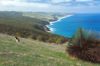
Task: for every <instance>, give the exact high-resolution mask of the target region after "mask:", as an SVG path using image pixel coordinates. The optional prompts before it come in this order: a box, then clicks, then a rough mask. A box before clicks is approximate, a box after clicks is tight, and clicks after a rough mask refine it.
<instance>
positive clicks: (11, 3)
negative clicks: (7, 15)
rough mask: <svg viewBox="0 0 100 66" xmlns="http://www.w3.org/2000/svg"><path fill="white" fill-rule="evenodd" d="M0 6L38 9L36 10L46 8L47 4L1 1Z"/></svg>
mask: <svg viewBox="0 0 100 66" xmlns="http://www.w3.org/2000/svg"><path fill="white" fill-rule="evenodd" d="M1 5H2V6H6V7H8V6H12V7H16V6H19V7H38V8H47V7H49V4H46V3H28V2H19V1H1Z"/></svg>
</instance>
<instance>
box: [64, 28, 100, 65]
mask: <svg viewBox="0 0 100 66" xmlns="http://www.w3.org/2000/svg"><path fill="white" fill-rule="evenodd" d="M96 37H97V34H95V33H93V32H90V31H87V30H83V29H82V28H81V27H79V29H78V31H76V33H75V34H74V35H73V36H72V38H71V40H70V42H69V43H68V46H67V48H66V52H67V53H68V56H70V57H74V58H76V59H80V60H84V61H88V62H93V63H100V51H99V50H100V47H99V48H98V47H97V46H98V44H97V43H98V42H97V41H96V40H95V38H96Z"/></svg>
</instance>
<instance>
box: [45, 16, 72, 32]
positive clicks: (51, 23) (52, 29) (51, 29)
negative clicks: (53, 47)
mask: <svg viewBox="0 0 100 66" xmlns="http://www.w3.org/2000/svg"><path fill="white" fill-rule="evenodd" d="M70 16H72V15H66V16H64V17H61V18H58V20H57V21H52V22H50V24H49V25H53V23H55V22H59V21H60V20H61V19H63V18H66V17H70ZM46 27H48V28H49V30H50V31H54V28H51V27H49V26H48V25H46ZM50 31H47V32H50Z"/></svg>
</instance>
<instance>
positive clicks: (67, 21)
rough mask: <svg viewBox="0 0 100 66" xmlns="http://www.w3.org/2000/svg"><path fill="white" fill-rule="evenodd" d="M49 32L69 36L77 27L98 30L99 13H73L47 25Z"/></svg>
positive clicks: (99, 27)
mask: <svg viewBox="0 0 100 66" xmlns="http://www.w3.org/2000/svg"><path fill="white" fill-rule="evenodd" d="M47 27H49V28H50V29H51V31H49V32H51V33H54V34H58V35H62V36H65V37H69V38H71V37H72V35H73V34H74V33H75V32H76V30H77V29H78V27H82V28H83V29H86V30H91V31H95V32H98V33H99V32H100V13H99V14H98V13H92V14H74V15H72V16H70V17H66V18H62V19H60V20H59V21H56V22H52V23H51V24H50V25H47Z"/></svg>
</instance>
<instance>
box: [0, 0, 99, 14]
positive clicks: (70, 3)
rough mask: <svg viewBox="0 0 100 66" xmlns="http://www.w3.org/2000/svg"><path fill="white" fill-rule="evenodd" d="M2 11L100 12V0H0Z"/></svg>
mask: <svg viewBox="0 0 100 66" xmlns="http://www.w3.org/2000/svg"><path fill="white" fill-rule="evenodd" d="M0 11H25V12H64V13H100V0H0Z"/></svg>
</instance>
